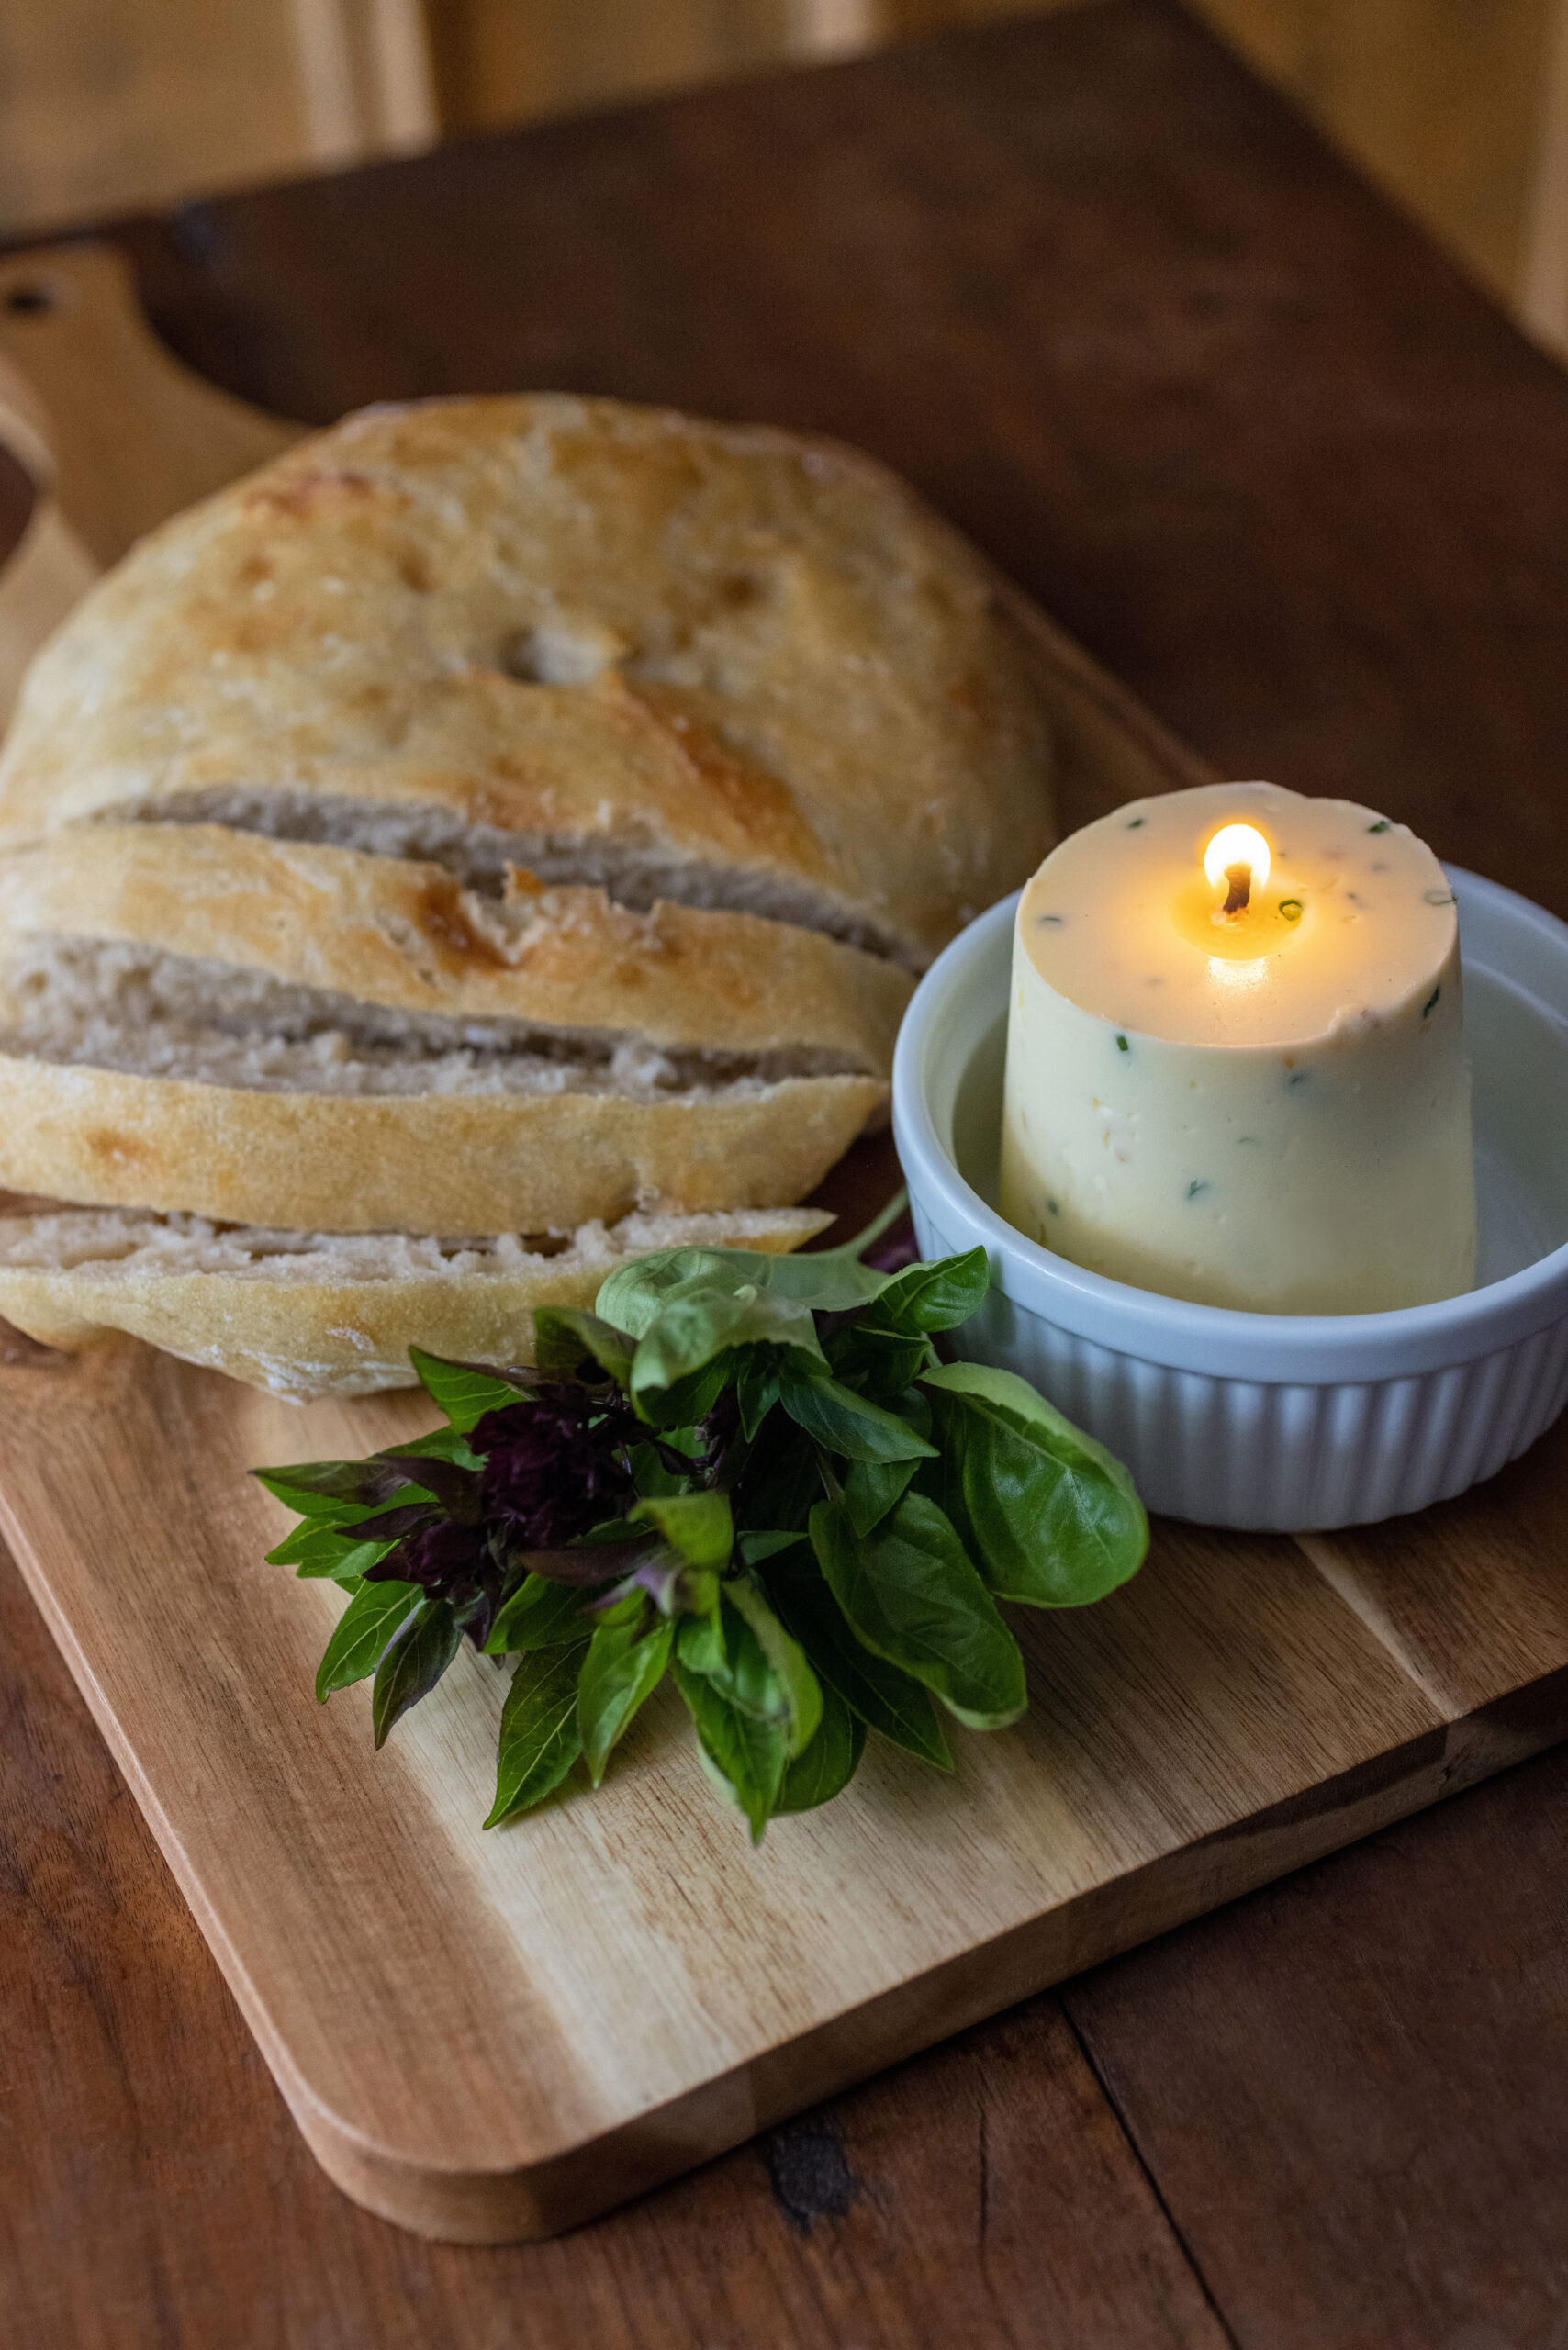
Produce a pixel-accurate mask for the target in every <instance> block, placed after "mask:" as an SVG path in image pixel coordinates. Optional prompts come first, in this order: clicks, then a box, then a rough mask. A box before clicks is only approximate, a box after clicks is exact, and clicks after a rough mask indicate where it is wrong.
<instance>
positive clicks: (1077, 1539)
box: [255, 1219, 1148, 1841]
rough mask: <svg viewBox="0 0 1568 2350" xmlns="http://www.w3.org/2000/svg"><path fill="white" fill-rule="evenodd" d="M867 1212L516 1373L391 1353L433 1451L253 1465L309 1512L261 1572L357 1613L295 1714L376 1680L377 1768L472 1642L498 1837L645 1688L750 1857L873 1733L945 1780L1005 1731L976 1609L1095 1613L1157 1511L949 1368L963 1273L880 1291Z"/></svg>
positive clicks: (638, 1308) (743, 1262)
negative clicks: (290, 1579)
mask: <svg viewBox="0 0 1568 2350" xmlns="http://www.w3.org/2000/svg"><path fill="white" fill-rule="evenodd" d="M885 1221H886V1219H879V1224H878V1225H874V1226H873V1227H871V1229H870V1230H869V1231H868V1233H866V1234H864V1235H862V1236H861V1237H860V1238H859V1239H858V1240H857V1241H852V1242H849V1243H847V1244H846V1245H845V1246H844V1247H842V1248H833V1249H825V1250H823V1251H820V1252H818V1253H815V1254H812V1255H809V1256H793V1257H773V1256H766V1255H762V1254H758V1253H755V1252H753V1251H749V1250H744V1249H716V1248H676V1249H669V1250H666V1251H663V1252H661V1253H659V1254H657V1255H655V1256H650V1257H643V1258H639V1259H634V1260H633V1261H632V1262H630V1263H628V1264H625V1265H623V1266H621V1267H619V1268H618V1269H617V1270H615V1271H614V1272H613V1273H611V1274H610V1278H609V1279H608V1281H605V1283H604V1285H603V1287H602V1288H601V1289H600V1291H599V1296H598V1298H597V1300H596V1304H595V1310H594V1312H593V1313H591V1314H589V1313H585V1312H578V1311H568V1310H565V1309H560V1308H547V1309H543V1310H542V1311H540V1312H538V1313H536V1314H535V1315H534V1323H535V1337H536V1357H537V1360H536V1362H535V1364H534V1366H533V1367H532V1368H530V1369H524V1370H493V1369H490V1368H487V1367H480V1366H476V1365H473V1364H465V1363H455V1362H447V1361H443V1360H440V1359H439V1358H436V1357H434V1356H430V1355H425V1354H422V1353H420V1352H419V1351H418V1350H415V1352H414V1355H413V1362H414V1368H415V1370H416V1371H417V1372H418V1374H419V1376H420V1380H421V1381H422V1382H423V1384H424V1386H425V1388H426V1389H427V1391H428V1392H429V1393H430V1395H431V1398H432V1399H433V1400H434V1402H435V1403H436V1404H439V1405H440V1407H441V1409H442V1412H443V1413H444V1415H445V1416H446V1422H447V1425H446V1426H445V1427H442V1428H439V1429H437V1430H436V1431H435V1432H434V1433H432V1434H431V1435H429V1436H424V1437H420V1438H418V1439H417V1440H416V1441H415V1442H414V1443H412V1444H405V1445H398V1446H394V1447H392V1448H391V1449H389V1450H387V1451H385V1452H379V1453H375V1454H374V1455H372V1456H371V1458H369V1459H368V1460H353V1461H348V1460H332V1461H314V1462H306V1463H302V1464H298V1465H296V1466H294V1467H292V1468H281V1469H263V1470H258V1471H257V1472H255V1473H256V1474H257V1475H258V1476H259V1477H260V1479H261V1481H262V1483H263V1484H264V1485H265V1486H266V1487H267V1488H268V1490H269V1491H270V1492H271V1493H273V1494H275V1496H276V1497H277V1499H278V1500H279V1501H281V1502H283V1503H285V1504H286V1505H287V1506H288V1507H289V1508H290V1509H292V1510H294V1511H295V1512H297V1515H298V1517H299V1521H300V1522H299V1524H298V1526H297V1527H296V1528H295V1530H294V1532H293V1533H292V1534H290V1535H289V1536H288V1537H287V1539H286V1540H285V1541H284V1542H282V1543H280V1544H279V1546H278V1547H277V1548H276V1549H275V1550H273V1551H272V1552H270V1553H269V1557H270V1559H271V1560H272V1561H274V1562H275V1563H277V1564H280V1565H285V1564H286V1565H292V1566H294V1567H296V1568H297V1571H298V1572H299V1573H300V1574H301V1575H305V1576H329V1577H330V1578H331V1580H332V1581H333V1582H334V1583H338V1584H339V1585H340V1586H341V1587H342V1590H343V1591H344V1592H345V1593H346V1594H347V1595H348V1606H346V1608H345V1609H344V1611H343V1613H342V1617H340V1619H339V1621H338V1625H337V1628H336V1629H335V1631H334V1632H333V1634H332V1637H331V1639H330V1641H329V1642H328V1644H327V1650H326V1653H325V1655H324V1656H323V1657H322V1659H321V1664H320V1670H319V1673H318V1675H317V1683H316V1687H317V1694H318V1695H319V1697H320V1698H322V1699H323V1700H325V1699H326V1698H327V1697H329V1696H330V1695H331V1694H332V1693H333V1692H334V1691H335V1690H339V1689H344V1688H347V1687H349V1686H350V1685H351V1684H353V1683H356V1682H360V1681H364V1680H366V1679H372V1678H373V1680H374V1685H373V1689H372V1694H371V1713H372V1719H373V1723H374V1728H375V1742H376V1744H377V1746H379V1745H380V1744H381V1743H382V1741H383V1740H385V1739H386V1735H387V1733H388V1731H389V1730H390V1729H391V1728H392V1726H393V1724H394V1723H395V1722H396V1721H397V1720H398V1718H399V1717H400V1716H401V1715H402V1714H404V1713H406V1712H407V1710H408V1708H409V1707H410V1706H412V1705H414V1704H416V1703H417V1702H418V1700H419V1699H420V1698H421V1697H424V1696H426V1695H429V1693H430V1691H431V1689H433V1688H434V1687H435V1684H436V1683H437V1682H438V1681H439V1680H440V1679H441V1677H442V1673H445V1671H446V1670H447V1667H448V1666H449V1665H450V1664H451V1663H452V1662H453V1660H454V1658H455V1656H456V1655H457V1653H458V1651H459V1649H460V1648H461V1646H462V1644H463V1640H464V1638H465V1636H466V1637H467V1638H468V1639H469V1640H470V1641H472V1642H473V1644H474V1645H475V1646H476V1648H478V1649H479V1650H481V1651H483V1652H484V1653H485V1654H486V1655H487V1656H491V1657H494V1658H496V1659H498V1660H502V1659H509V1658H510V1659H512V1660H515V1662H513V1664H512V1670H511V1681H510V1689H509V1692H508V1695H507V1698H506V1703H505V1707H504V1709H503V1712H502V1716H501V1727H500V1746H499V1754H498V1770H497V1785H496V1799H495V1803H494V1806H493V1807H492V1808H491V1811H490V1815H489V1818H488V1819H487V1822H486V1825H487V1827H496V1826H498V1825H499V1824H500V1822H502V1821H503V1820H508V1819H511V1818H515V1817H516V1816H517V1814H519V1813H520V1812H523V1811H527V1810H529V1809H530V1808H532V1806H534V1805H535V1804H538V1803H540V1802H542V1801H543V1799H544V1798H545V1797H546V1796H549V1795H551V1794H552V1793H553V1792H554V1790H555V1789H556V1788H557V1787H558V1786H559V1785H561V1783H562V1781H563V1780H564V1779H565V1778H566V1774H567V1773H568V1772H570V1771H571V1770H572V1769H573V1767H574V1765H575V1764H577V1762H578V1761H579V1759H580V1760H581V1761H582V1762H583V1763H584V1764H585V1765H586V1768H587V1772H588V1777H589V1778H590V1780H591V1781H592V1783H593V1785H595V1786H596V1787H597V1786H598V1785H599V1784H600V1783H601V1781H602V1779H603V1777H604V1774H605V1771H606V1769H607V1767H608V1765H609V1762H610V1755H611V1753H612V1751H613V1750H614V1748H615V1747H616V1745H617V1744H618V1743H619V1741H620V1740H622V1738H623V1737H624V1735H625V1733H626V1731H627V1729H628V1728H629V1726H630V1724H631V1722H632V1720H633V1717H634V1716H635V1715H636V1713H637V1712H638V1710H639V1708H640V1707H643V1706H644V1705H645V1704H646V1702H647V1700H648V1698H649V1697H650V1695H652V1694H653V1692H654V1690H655V1688H656V1687H657V1686H658V1684H660V1682H662V1681H664V1680H665V1679H666V1677H668V1678H670V1679H673V1681H674V1683H675V1685H676V1687H677V1689H678V1691H679V1693H680V1696H681V1698H682V1699H683V1700H684V1702H685V1705H686V1707H687V1709H688V1710H689V1713H690V1716H691V1718H692V1721H693V1723H694V1725H695V1728H696V1732H697V1739H698V1744H699V1749H700V1754H701V1758H702V1761H703V1762H704V1764H705V1766H706V1767H707V1769H708V1771H709V1774H710V1775H711V1777H712V1778H713V1779H714V1780H715V1781H716V1782H717V1783H718V1785H720V1786H721V1787H722V1790H723V1791H724V1793H725V1795H726V1796H728V1797H729V1798H730V1799H732V1800H733V1801H734V1803H735V1804H736V1805H737V1806H738V1807H739V1808H740V1810H741V1811H742V1812H744V1813H745V1818H747V1820H748V1821H749V1823H750V1826H751V1832H752V1836H753V1839H754V1841H756V1840H760V1838H761V1836H762V1834H763V1831H764V1830H765V1828H766V1827H767V1822H768V1820H769V1819H770V1818H776V1817H777V1816H778V1814H780V1813H786V1812H793V1811H804V1810H809V1809H811V1808H812V1807H815V1806H817V1805H819V1804H823V1803H826V1802H827V1801H828V1800H829V1799H830V1798H831V1797H832V1796H835V1795H837V1794H838V1793H839V1792H840V1790H841V1789H842V1788H844V1787H845V1786H846V1785H847V1784H848V1782H849V1781H850V1779H851V1778H852V1777H853V1776H854V1774H855V1771H856V1769H857V1765H858V1763H859V1761H860V1757H861V1753H862V1751H863V1750H864V1747H865V1743H866V1738H867V1734H868V1731H874V1732H875V1733H876V1734H877V1735H878V1736H879V1737H881V1738H885V1739H889V1740H891V1741H892V1743H893V1744H894V1745H896V1746H902V1747H903V1748H906V1749H907V1750H908V1751H910V1752H911V1753H913V1754H915V1755H918V1756H919V1757H920V1758H921V1760H922V1761H923V1762H928V1763H931V1764H934V1765H935V1767H936V1768H937V1769H939V1770H944V1771H946V1770H950V1769H951V1768H952V1767H953V1766H952V1756H951V1753H950V1751H949V1748H948V1745H947V1740H946V1736H945V1735H944V1730H943V1722H944V1718H946V1717H947V1716H951V1717H952V1718H953V1719H955V1720H957V1721H959V1722H962V1723H964V1724H965V1725H967V1726H968V1727H969V1728H970V1729H987V1730H989V1729H1003V1728H1005V1726H1006V1725H1007V1724H1008V1723H1010V1722H1014V1721H1015V1720H1016V1719H1017V1718H1018V1717H1019V1715H1020V1714H1021V1713H1022V1712H1023V1711H1024V1708H1025V1681H1024V1660H1023V1657H1022V1654H1021V1652H1020V1651H1019V1647H1018V1643H1017V1641H1016V1640H1015V1639H1014V1636H1013V1633H1012V1631H1011V1630H1010V1629H1009V1628H1008V1626H1007V1624H1006V1622H1005V1620H1004V1618H1003V1617H1002V1613H1001V1611H1000V1608H999V1606H998V1602H999V1601H1002V1602H1015V1603H1021V1604H1022V1605H1024V1606H1033V1607H1074V1606H1083V1605H1084V1604H1085V1603H1087V1602H1089V1601H1092V1600H1096V1599H1100V1598H1103V1596H1104V1595H1105V1594H1106V1593H1107V1592H1110V1591H1113V1590H1114V1589H1115V1587H1116V1586H1117V1585H1118V1584H1119V1583H1124V1582H1125V1581H1126V1579H1127V1577H1128V1576H1129V1575H1131V1574H1132V1573H1134V1572H1135V1571H1136V1570H1137V1567H1138V1565H1139V1563H1140V1562H1141V1561H1142V1559H1143V1556H1144V1552H1145V1550H1146V1549H1147V1547H1148V1521H1147V1519H1146V1517H1145V1516H1144V1512H1143V1508H1142V1505H1141V1504H1140V1503H1139V1501H1138V1498H1137V1493H1136V1492H1135V1490H1134V1488H1133V1484H1132V1481H1131V1479H1130V1478H1129V1477H1128V1475H1127V1473H1126V1471H1125V1470H1124V1469H1123V1468H1122V1467H1121V1466H1120V1464H1119V1463H1118V1462H1117V1461H1115V1460H1113V1459H1112V1458H1111V1456H1110V1455H1109V1454H1108V1453H1106V1452H1105V1451H1104V1450H1103V1449H1102V1448H1101V1447H1100V1446H1099V1445H1097V1444H1095V1443H1094V1442H1092V1439H1091V1438H1088V1437H1086V1436H1084V1435H1082V1434H1081V1432H1080V1431H1079V1430H1078V1429H1076V1428H1074V1427H1072V1426H1071V1425H1070V1422H1068V1421H1067V1420H1065V1419H1063V1417H1062V1416H1061V1415H1060V1414H1059V1413H1058V1412H1057V1411H1056V1410H1055V1409H1054V1408H1053V1407H1052V1406H1051V1405H1050V1404H1047V1402H1046V1401H1045V1399H1044V1398H1043V1397H1042V1396H1040V1395H1039V1394H1037V1393H1036V1391H1035V1390H1034V1388H1032V1387H1031V1386H1029V1385H1028V1383H1027V1382H1025V1381H1024V1380H1022V1379H1019V1378H1017V1377H1015V1376H1014V1374H1013V1373H1012V1372H1010V1371H997V1370H993V1369H990V1368H987V1367H985V1366H983V1365H981V1364H978V1363H971V1362H951V1363H945V1362H943V1361H942V1360H939V1358H938V1356H937V1353H936V1350H935V1347H934V1346H933V1343H932V1341H933V1338H934V1337H935V1336H936V1335H937V1334H938V1333H941V1332H943V1331H949V1330H954V1329H957V1328H958V1326H959V1325H961V1324H962V1323H964V1322H966V1321H968V1320H969V1316H970V1315H972V1314H973V1313H974V1312H975V1311H976V1310H977V1308H978V1307H979V1306H980V1304H981V1302H982V1301H983V1299H984V1296H985V1292H986V1286H987V1270H986V1260H985V1253H984V1251H983V1249H979V1248H977V1249H974V1250H973V1251H971V1252H970V1253H969V1255H967V1256H958V1257H948V1258H944V1259H940V1260H939V1261H937V1262H935V1263H928V1264H913V1265H910V1266H908V1267H907V1268H905V1269H904V1270H902V1271H895V1272H886V1271H880V1270H877V1269H876V1267H875V1266H874V1265H873V1264H871V1263H868V1261H867V1260H866V1252H867V1249H868V1247H869V1244H870V1243H871V1241H872V1240H874V1239H875V1238H876V1237H878V1236H879V1232H880V1230H881V1228H882V1225H883V1224H884V1223H885Z"/></svg>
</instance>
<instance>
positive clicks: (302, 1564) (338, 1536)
mask: <svg viewBox="0 0 1568 2350" xmlns="http://www.w3.org/2000/svg"><path fill="white" fill-rule="evenodd" d="M393 1547H394V1546H393V1544H392V1543H391V1542H358V1541H356V1540H355V1539H354V1537H353V1531H352V1529H349V1530H346V1531H345V1530H344V1529H343V1528H342V1527H333V1526H323V1525H322V1524H321V1522H320V1520H319V1518H313V1517H308V1518H306V1519H304V1520H303V1521H302V1522H301V1523H300V1524H299V1525H298V1526H297V1527H295V1529H294V1531H293V1533H292V1534H288V1535H286V1536H285V1537H284V1539H283V1540H282V1541H281V1542H280V1543H279V1544H278V1546H277V1548H276V1550H269V1551H268V1552H267V1557H266V1563H267V1565H268V1566H269V1567H296V1568H297V1569H298V1571H299V1573H300V1575H301V1576H303V1577H309V1576H311V1575H330V1576H331V1578H332V1580H333V1582H334V1583H338V1582H341V1581H342V1578H343V1576H344V1575H363V1574H365V1573H368V1572H369V1570H370V1569H371V1568H372V1567H374V1566H375V1564H376V1562H377V1561H378V1560H381V1559H384V1558H385V1557H386V1553H387V1551H388V1550H391V1549H392V1548H393Z"/></svg>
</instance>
